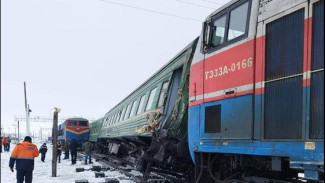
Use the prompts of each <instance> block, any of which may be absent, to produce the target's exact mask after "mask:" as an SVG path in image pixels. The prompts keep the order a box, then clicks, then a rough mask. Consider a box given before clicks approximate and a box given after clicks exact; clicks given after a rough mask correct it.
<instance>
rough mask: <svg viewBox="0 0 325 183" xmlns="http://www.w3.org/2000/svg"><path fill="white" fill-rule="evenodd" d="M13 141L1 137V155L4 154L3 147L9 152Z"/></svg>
mask: <svg viewBox="0 0 325 183" xmlns="http://www.w3.org/2000/svg"><path fill="white" fill-rule="evenodd" d="M10 143H11V139H10V137H0V153H2V146H3V151H4V152H9V149H10Z"/></svg>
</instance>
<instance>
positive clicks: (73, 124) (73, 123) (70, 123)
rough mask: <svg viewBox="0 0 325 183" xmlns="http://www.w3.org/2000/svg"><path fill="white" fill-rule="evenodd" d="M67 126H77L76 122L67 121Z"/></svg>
mask: <svg viewBox="0 0 325 183" xmlns="http://www.w3.org/2000/svg"><path fill="white" fill-rule="evenodd" d="M68 126H77V121H68Z"/></svg>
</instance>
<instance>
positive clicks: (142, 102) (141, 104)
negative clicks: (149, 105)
mask: <svg viewBox="0 0 325 183" xmlns="http://www.w3.org/2000/svg"><path fill="white" fill-rule="evenodd" d="M144 99H146V95H143V96H142V97H141V99H140V104H139V107H138V111H137V114H140V113H141V112H142V111H143V110H142V107H143V104H144Z"/></svg>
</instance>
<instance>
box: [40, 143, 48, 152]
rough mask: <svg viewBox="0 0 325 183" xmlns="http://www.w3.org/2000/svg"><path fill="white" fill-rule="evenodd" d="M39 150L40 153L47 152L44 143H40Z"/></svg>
mask: <svg viewBox="0 0 325 183" xmlns="http://www.w3.org/2000/svg"><path fill="white" fill-rule="evenodd" d="M39 152H40V153H42V154H45V153H46V152H47V146H46V145H42V146H41V147H40V149H39Z"/></svg>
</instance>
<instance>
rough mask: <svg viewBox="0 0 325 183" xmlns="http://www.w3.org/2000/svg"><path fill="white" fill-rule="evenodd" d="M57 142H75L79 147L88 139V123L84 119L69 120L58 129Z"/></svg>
mask: <svg viewBox="0 0 325 183" xmlns="http://www.w3.org/2000/svg"><path fill="white" fill-rule="evenodd" d="M58 131H59V132H58V133H59V135H58V140H60V141H64V142H67V141H70V142H71V140H73V139H74V140H75V141H76V142H77V143H78V144H79V146H81V144H82V143H83V142H84V141H85V140H87V139H88V138H89V121H88V120H87V119H84V118H69V119H67V120H65V121H64V122H63V123H62V124H60V125H59V127H58Z"/></svg>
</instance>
